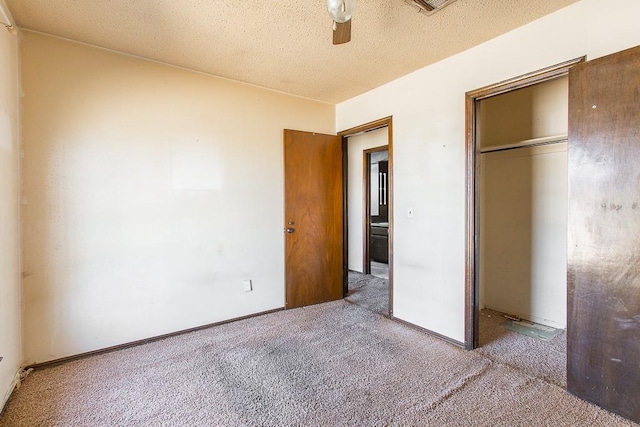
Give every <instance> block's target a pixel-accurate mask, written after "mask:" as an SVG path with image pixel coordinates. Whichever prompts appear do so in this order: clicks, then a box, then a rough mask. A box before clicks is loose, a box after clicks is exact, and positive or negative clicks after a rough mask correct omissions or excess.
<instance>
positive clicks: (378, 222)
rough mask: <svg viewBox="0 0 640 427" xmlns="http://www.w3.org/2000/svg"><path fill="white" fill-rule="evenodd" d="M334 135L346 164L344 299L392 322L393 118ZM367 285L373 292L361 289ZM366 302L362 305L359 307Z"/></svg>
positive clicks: (364, 288)
mask: <svg viewBox="0 0 640 427" xmlns="http://www.w3.org/2000/svg"><path fill="white" fill-rule="evenodd" d="M339 135H340V136H342V138H343V158H344V159H345V162H344V165H345V169H344V176H345V179H344V182H345V189H344V204H345V225H344V229H345V230H346V231H345V248H346V251H345V259H346V260H347V270H348V271H347V275H348V277H349V278H350V281H351V283H350V284H347V287H346V288H345V296H346V297H347V300H349V301H351V302H355V303H356V304H360V303H361V302H362V304H361V305H363V306H365V307H367V308H372V309H373V311H376V312H378V313H380V314H383V315H385V316H388V317H390V318H391V317H393V196H392V194H393V140H392V118H391V117H387V118H384V119H380V120H376V121H374V122H370V123H367V124H364V125H362V126H357V127H354V128H351V129H347V130H345V131H342V132H340V133H339ZM372 162H373V163H374V165H373V166H372ZM372 174H375V176H372ZM374 203H375V206H374ZM372 223H373V225H372ZM372 272H373V273H376V276H373V275H372V274H371V273H372ZM354 278H355V280H356V281H357V282H358V283H359V284H358V285H357V286H358V288H357V289H355V288H354V286H353V284H354ZM367 283H368V284H371V285H373V286H369V288H366V284H367ZM361 285H362V286H361ZM367 289H369V290H367ZM365 299H366V300H367V301H364V300H365Z"/></svg>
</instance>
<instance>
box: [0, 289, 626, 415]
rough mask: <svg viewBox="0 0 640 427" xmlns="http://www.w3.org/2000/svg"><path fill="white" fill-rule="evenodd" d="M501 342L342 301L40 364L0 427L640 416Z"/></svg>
mask: <svg viewBox="0 0 640 427" xmlns="http://www.w3.org/2000/svg"><path fill="white" fill-rule="evenodd" d="M525 338H529V337H525ZM502 339H504V337H493V336H491V337H489V338H487V340H488V342H489V347H487V348H485V349H484V350H482V351H473V352H467V351H464V350H461V349H459V348H456V347H454V346H451V345H449V344H446V343H444V342H442V341H440V340H438V339H435V338H432V337H430V336H428V335H425V334H424V333H421V332H419V331H417V330H414V329H412V328H409V327H407V326H404V325H402V324H399V323H397V322H394V321H391V320H389V319H387V318H385V317H383V316H381V315H380V314H376V313H374V312H372V311H370V310H368V309H366V308H364V307H360V306H358V305H356V304H354V303H350V302H347V301H336V302H332V303H327V304H322V305H318V306H312V307H306V308H302V309H295V310H289V311H285V312H278V313H272V314H269V315H265V316H262V317H258V318H252V319H247V320H243V321H239V322H235V323H231V324H228V325H223V326H219V327H215V328H210V329H207V330H203V331H199V332H194V333H190V334H186V335H181V336H178V337H173V338H168V339H165V340H162V341H157V342H153V343H149V344H145V345H141V346H138V347H135V348H131V349H126V350H122V351H118V352H113V353H109V354H104V355H99V356H94V357H90V358H86V359H83V360H79V361H75V362H70V363H67V364H64V365H61V366H57V367H53V368H48V369H42V370H38V371H35V372H33V373H32V374H31V375H30V376H29V377H28V378H27V380H26V381H25V383H24V384H23V386H22V387H21V388H20V389H19V390H17V391H16V392H15V393H14V395H13V396H12V398H11V399H10V401H9V403H8V405H7V407H6V411H5V413H4V415H3V416H2V418H0V426H2V427H5V426H30V427H31V426H409V425H414V426H631V425H635V424H632V423H630V422H627V421H625V420H623V419H621V418H619V417H617V416H615V415H613V414H610V413H608V412H606V411H603V410H601V409H599V408H597V407H595V406H593V405H590V404H588V403H586V402H583V401H581V400H579V399H577V398H575V397H573V396H571V395H569V394H567V393H566V392H565V391H564V390H563V388H562V387H559V386H558V385H557V384H556V381H557V380H558V378H556V377H555V376H554V375H556V374H555V373H554V372H555V371H554V370H553V369H550V370H548V369H544V370H542V374H541V376H536V375H537V371H536V370H535V369H534V370H531V371H527V370H525V369H523V368H522V367H520V366H518V364H517V363H515V362H514V363H511V362H509V361H507V362H503V361H501V360H500V358H498V357H495V355H494V354H493V353H492V352H493V350H495V351H498V347H499V346H503V345H506V344H501V341H502ZM531 339H533V338H531ZM541 342H542V341H541ZM491 343H493V344H494V346H493V347H490V346H491ZM530 347H531V346H530ZM492 349H493V350H492ZM513 350H514V351H520V352H522V354H524V353H525V352H526V351H527V350H523V349H520V348H519V347H517V346H516V347H513ZM517 360H519V359H518V358H516V361H517Z"/></svg>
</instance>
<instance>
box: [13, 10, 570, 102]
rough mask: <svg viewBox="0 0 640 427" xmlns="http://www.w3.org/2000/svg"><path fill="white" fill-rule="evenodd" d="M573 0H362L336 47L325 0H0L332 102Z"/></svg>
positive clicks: (47, 28)
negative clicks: (432, 6) (436, 3)
mask: <svg viewBox="0 0 640 427" xmlns="http://www.w3.org/2000/svg"><path fill="white" fill-rule="evenodd" d="M576 1H577V0H536V1H531V0H457V1H455V2H454V3H452V4H451V5H450V6H447V7H446V8H444V9H443V10H442V11H440V12H438V13H436V14H434V15H431V16H427V15H425V14H424V13H418V12H417V9H416V8H415V7H413V6H411V5H409V4H407V3H406V2H405V1H404V0H360V1H359V2H358V9H357V11H356V13H355V15H354V18H353V25H352V41H351V42H350V43H347V44H345V45H339V46H334V45H333V44H332V42H331V40H332V31H331V25H332V22H331V18H330V17H329V15H328V13H327V11H326V9H325V4H326V2H325V1H324V0H298V1H258V0H91V1H88V0H6V3H7V5H8V6H9V9H10V11H11V13H12V14H13V17H14V18H15V20H16V21H17V24H18V26H20V27H22V28H27V29H31V30H35V31H40V32H43V33H47V34H52V35H55V36H60V37H64V38H67V39H71V40H76V41H80V42H84V43H88V44H92V45H95V46H100V47H104V48H108V49H113V50H116V51H119V52H124V53H128V54H133V55H138V56H141V57H144V58H149V59H153V60H157V61H161V62H166V63H168V64H173V65H178V66H181V67H186V68H189V69H193V70H198V71H202V72H205V73H209V74H213V75H216V76H221V77H226V78H229V79H233V80H239V81H242V82H247V83H252V84H255V85H258V86H263V87H267V88H271V89H275V90H279V91H283V92H287V93H291V94H295V95H299V96H304V97H308V98H312V99H317V100H321V101H326V102H330V103H338V102H340V101H344V100H346V99H349V98H351V97H353V96H356V95H359V94H361V93H363V92H366V91H368V90H370V89H373V88H375V87H377V86H380V85H382V84H384V83H386V82H388V81H391V80H393V79H395V78H398V77H400V76H403V75H405V74H408V73H410V72H412V71H415V70H417V69H419V68H422V67H424V66H426V65H429V64H431V63H434V62H437V61H439V60H441V59H444V58H446V57H448V56H451V55H454V54H456V53H458V52H462V51H464V50H466V49H469V48H471V47H473V46H475V45H478V44H480V43H482V42H484V41H487V40H489V39H491V38H493V37H495V36H498V35H500V34H503V33H505V32H507V31H509V30H511V29H514V28H517V27H519V26H522V25H524V24H526V23H528V22H530V21H533V20H535V19H537V18H539V17H541V16H544V15H546V14H548V13H551V12H553V11H555V10H557V9H560V8H562V7H564V6H567V5H569V4H571V3H574V2H576Z"/></svg>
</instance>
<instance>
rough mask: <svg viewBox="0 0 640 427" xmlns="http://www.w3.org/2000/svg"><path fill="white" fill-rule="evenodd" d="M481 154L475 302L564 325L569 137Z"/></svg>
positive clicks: (528, 317)
mask: <svg viewBox="0 0 640 427" xmlns="http://www.w3.org/2000/svg"><path fill="white" fill-rule="evenodd" d="M565 111H566V110H565ZM565 115H566V113H565ZM481 158H482V160H481V176H482V177H481V190H480V203H481V208H480V212H481V213H480V224H481V225H480V242H481V249H480V266H481V267H480V272H481V273H480V291H481V293H482V295H483V296H484V298H481V301H480V307H481V308H482V307H485V306H486V307H487V308H491V309H494V310H497V311H500V312H503V313H510V314H514V315H517V316H520V317H522V318H523V319H528V320H532V321H534V322H537V323H541V324H543V325H548V326H552V327H555V328H564V327H565V326H566V317H567V202H568V200H567V194H568V193H567V143H566V142H565V143H560V144H556V145H548V146H542V147H531V148H520V149H518V150H513V151H496V152H491V153H484V154H482V155H481Z"/></svg>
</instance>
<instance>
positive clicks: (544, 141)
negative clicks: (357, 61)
mask: <svg viewBox="0 0 640 427" xmlns="http://www.w3.org/2000/svg"><path fill="white" fill-rule="evenodd" d="M568 139H569V137H568V136H567V135H566V134H565V135H554V136H545V137H543V138H534V139H527V140H525V141H520V142H516V143H514V144H504V145H493V146H489V147H485V148H481V149H480V153H491V152H493V151H504V150H513V149H516V148H525V147H537V146H540V145H549V144H557V143H560V142H567V140H568Z"/></svg>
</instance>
